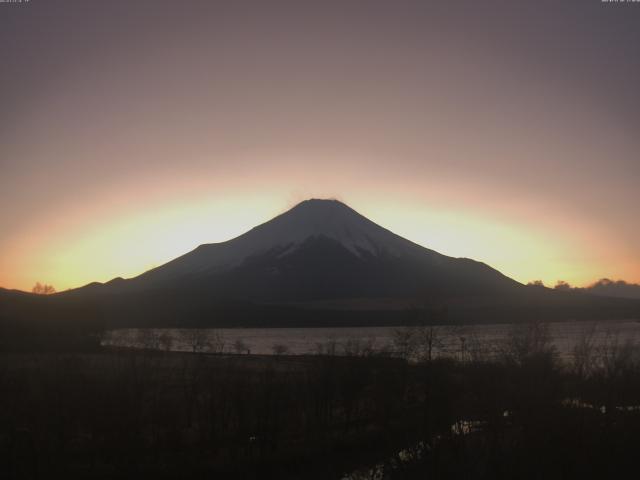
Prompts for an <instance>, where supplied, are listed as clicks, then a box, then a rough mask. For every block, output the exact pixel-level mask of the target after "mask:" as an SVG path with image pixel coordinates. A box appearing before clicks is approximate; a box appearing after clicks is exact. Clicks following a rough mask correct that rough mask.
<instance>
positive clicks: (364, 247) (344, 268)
mask: <svg viewBox="0 0 640 480" xmlns="http://www.w3.org/2000/svg"><path fill="white" fill-rule="evenodd" d="M102 287H103V288H104V290H105V291H110V292H119V293H125V292H144V291H152V290H176V289H179V290H181V289H185V288H188V289H189V290H190V291H194V290H202V289H204V290H206V292H207V295H208V296H209V297H215V298H218V299H227V300H231V299H233V300H249V301H266V302H274V301H278V302H282V301H286V302H301V301H321V300H332V299H338V298H341V299H345V298H351V299H354V298H363V297H364V298H382V297H401V298H415V297H421V296H434V295H437V296H438V297H440V298H451V297H460V296H469V295H486V294H502V293H507V292H511V291H513V290H515V289H518V288H521V287H522V286H521V285H520V284H519V283H517V282H515V281H514V280H511V279H509V278H507V277H505V276H504V275H502V274H501V273H500V272H498V271H497V270H494V269H492V268H490V267H489V266H487V265H485V264H483V263H480V262H476V261H473V260H469V259H466V258H452V257H447V256H445V255H441V254H439V253H437V252H435V251H433V250H429V249H427V248H424V247H421V246H420V245H417V244H415V243H413V242H410V241H409V240H406V239H404V238H402V237H400V236H398V235H396V234H394V233H392V232H390V231H389V230H387V229H385V228H383V227H381V226H379V225H377V224H375V223H373V222H372V221H370V220H368V219H367V218H365V217H364V216H362V215H360V214H359V213H357V212H356V211H355V210H353V209H351V208H350V207H348V206H347V205H345V204H343V203H341V202H338V201H336V200H316V199H313V200H307V201H304V202H302V203H300V204H298V205H296V206H295V207H293V208H292V209H291V210H289V211H287V212H285V213H283V214H282V215H279V216H277V217H275V218H274V219H272V220H270V221H268V222H266V223H264V224H262V225H259V226H257V227H255V228H253V229H252V230H250V231H248V232H247V233H245V234H243V235H241V236H239V237H237V238H234V239H232V240H229V241H227V242H222V243H214V244H206V245H200V246H199V247H198V248H196V249H195V250H193V251H191V252H189V253H187V254H185V255H183V256H181V257H178V258H176V259H175V260H172V261H170V262H168V263H166V264H165V265H162V266H160V267H158V268H155V269H153V270H150V271H148V272H145V273H143V274H142V275H140V276H138V277H135V278H133V279H130V280H118V281H112V282H109V284H105V285H104V286H102ZM92 288H94V289H95V286H93V287H92Z"/></svg>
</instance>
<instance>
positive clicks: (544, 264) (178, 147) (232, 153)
mask: <svg viewBox="0 0 640 480" xmlns="http://www.w3.org/2000/svg"><path fill="white" fill-rule="evenodd" d="M0 46H1V50H0V121H1V128H0V192H2V193H1V194H2V207H1V209H0V286H4V287H10V288H20V289H30V288H31V286H32V285H33V284H34V283H35V282H36V281H41V282H47V283H52V284H53V285H54V286H56V287H57V288H58V289H59V290H61V289H66V288H69V287H75V286H80V285H82V284H85V283H88V282H90V281H93V280H100V281H105V280H108V279H110V278H112V277H115V276H125V277H127V276H133V275H135V274H138V273H141V272H142V271H144V270H146V269H148V268H150V267H152V266H156V265H159V264H161V263H164V262H166V261H167V260H169V259H171V258H173V257H175V256H177V255H180V254H182V253H185V252H186V251H188V250H191V249H192V248H194V247H195V246H197V245H198V244H201V243H209V242H214V241H222V240H226V239H229V238H231V237H233V236H235V235H237V234H240V233H242V232H243V231H245V230H246V229H248V228H250V227H252V226H254V225H256V224H258V223H261V222H263V221H266V220H268V219H269V218H271V217H273V216H274V215H276V214H278V213H281V212H283V211H284V210H286V209H287V208H289V207H290V206H292V205H293V204H295V203H296V202H297V201H300V200H303V199H305V198H309V197H335V198H338V199H340V200H342V201H344V202H346V203H347V204H349V205H350V206H352V207H353V208H355V209H356V210H358V211H359V212H361V213H362V214H364V215H366V216H368V217H369V218H371V219H372V220H374V221H376V222H377V223H379V224H381V225H383V226H385V227H387V228H389V229H391V230H393V231H395V232H396V233H398V234H400V235H402V236H405V237H407V238H409V239H411V240H413V241H416V242H418V243H420V244H422V245H425V246H427V247H429V248H433V249H435V250H438V251H440V252H442V253H445V254H448V255H453V256H467V257H471V258H474V259H477V260H481V261H484V262H486V263H489V264H490V265H492V266H494V267H496V268H498V269H499V270H501V271H503V272H504V273H505V274H507V275H509V276H512V277H513V278H515V279H517V280H519V281H523V282H526V281H529V280H533V279H543V280H544V281H545V282H547V283H551V284H553V283H554V282H555V281H556V280H559V279H563V280H567V281H569V282H571V283H575V284H578V285H581V284H585V283H589V282H591V281H592V280H595V279H597V278H600V277H603V276H609V277H614V278H623V279H626V280H628V281H633V282H637V281H640V240H639V239H640V221H639V218H640V215H639V213H638V210H639V208H638V206H639V205H640V188H638V183H639V180H640V3H602V2H601V0H580V1H567V0H554V1H534V0H529V1H513V0H512V1H498V0H495V1H487V0H485V1H482V2H478V1H477V0H474V1H464V0H462V1H461V0H456V1H454V2H443V1H433V2H431V1H401V0H387V1H371V0H369V1H349V0H340V1H327V0H323V1H315V2H307V1H303V0H297V1H291V2H278V1H265V0H263V1H255V2H245V1H241V0H230V1H224V2H223V1H215V0H207V1H204V0H203V1H187V0H182V1H176V0H169V1H161V0H149V1H143V0H128V1H120V0H99V1H97V0H96V1H92V0H77V1H67V0H57V1H54V0H30V1H28V2H26V3H0Z"/></svg>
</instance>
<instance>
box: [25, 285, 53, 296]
mask: <svg viewBox="0 0 640 480" xmlns="http://www.w3.org/2000/svg"><path fill="white" fill-rule="evenodd" d="M31 291H32V292H33V293H36V294H38V295H51V294H52V293H56V289H55V288H54V287H53V285H48V284H46V283H44V284H43V283H40V282H36V284H35V285H34V286H33V288H32V289H31Z"/></svg>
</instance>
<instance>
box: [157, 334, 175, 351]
mask: <svg viewBox="0 0 640 480" xmlns="http://www.w3.org/2000/svg"><path fill="white" fill-rule="evenodd" d="M158 341H159V343H160V346H161V347H162V349H163V350H164V351H166V352H170V351H171V347H172V346H173V336H172V335H171V332H169V331H168V330H165V331H164V332H162V333H161V334H160V337H159V338H158Z"/></svg>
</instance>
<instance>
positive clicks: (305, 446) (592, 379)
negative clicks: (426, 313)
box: [0, 325, 640, 479]
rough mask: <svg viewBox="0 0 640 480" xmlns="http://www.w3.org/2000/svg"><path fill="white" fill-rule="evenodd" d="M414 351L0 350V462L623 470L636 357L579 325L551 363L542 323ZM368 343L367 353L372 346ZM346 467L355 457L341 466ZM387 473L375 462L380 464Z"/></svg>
mask: <svg viewBox="0 0 640 480" xmlns="http://www.w3.org/2000/svg"><path fill="white" fill-rule="evenodd" d="M399 339H400V341H399V344H401V345H404V346H405V347H406V352H405V353H407V352H408V350H411V353H412V354H414V355H415V354H416V353H417V354H418V357H419V358H420V359H421V361H420V362H418V363H408V362H406V361H405V360H403V359H393V358H382V357H376V356H372V355H370V354H369V355H368V353H367V352H366V351H361V352H356V353H357V354H354V355H353V356H350V357H337V356H330V355H317V356H307V357H288V356H273V357H258V356H251V355H207V354H200V353H195V354H188V353H174V352H159V351H144V350H139V351H131V350H129V351H126V350H120V351H118V350H111V351H103V352H93V353H91V352H76V353H64V352H46V353H24V352H22V353H20V352H12V353H4V354H1V355H0V392H1V394H0V477H1V478H6V479H14V478H16V479H18V478H24V479H35V478H105V479H106V478H205V477H206V478H282V479H286V478H318V479H320V478H322V479H324V478H327V479H331V478H335V479H339V478H344V476H345V474H348V476H347V478H392V479H395V478H402V479H412V478H433V479H458V478H460V479H462V478H473V479H475V478H480V479H485V478H486V479H489V478H491V479H495V478H505V479H506V478H509V479H512V478H523V479H537V478H544V479H567V478H579V479H583V478H622V477H624V476H627V475H628V474H629V473H634V471H635V468H636V465H635V463H636V457H637V448H638V439H639V438H640V437H639V435H640V410H639V409H638V405H640V364H639V363H638V362H637V359H636V355H635V353H636V352H635V350H634V347H633V345H631V344H621V343H619V342H618V341H617V340H616V339H615V338H614V337H612V338H611V341H610V342H608V343H607V344H606V345H605V347H599V348H598V349H595V348H594V347H593V344H592V343H591V340H590V337H589V336H588V335H585V338H584V339H583V341H581V342H580V343H579V345H578V346H577V347H576V349H575V351H574V356H573V359H572V361H571V362H569V363H563V364H561V363H560V362H559V361H558V359H557V358H556V356H555V353H554V351H553V349H552V348H551V347H550V346H549V343H548V338H547V337H546V333H545V330H544V328H543V327H541V326H539V325H537V326H536V325H533V326H531V327H528V328H525V329H523V330H522V331H520V332H518V333H517V334H514V335H513V336H512V339H511V341H510V344H509V345H508V346H507V348H505V350H504V351H503V352H502V353H501V354H500V355H498V356H492V357H491V358H482V356H481V355H471V354H467V355H466V356H463V357H461V358H457V359H456V358H446V359H435V358H431V346H432V343H433V341H435V340H437V338H436V337H435V335H434V330H433V329H432V328H426V329H422V330H420V329H414V330H411V331H406V332H402V334H400V335H399ZM367 355H368V356H367ZM350 472H351V473H350ZM375 475H379V476H377V477H376V476H375Z"/></svg>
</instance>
